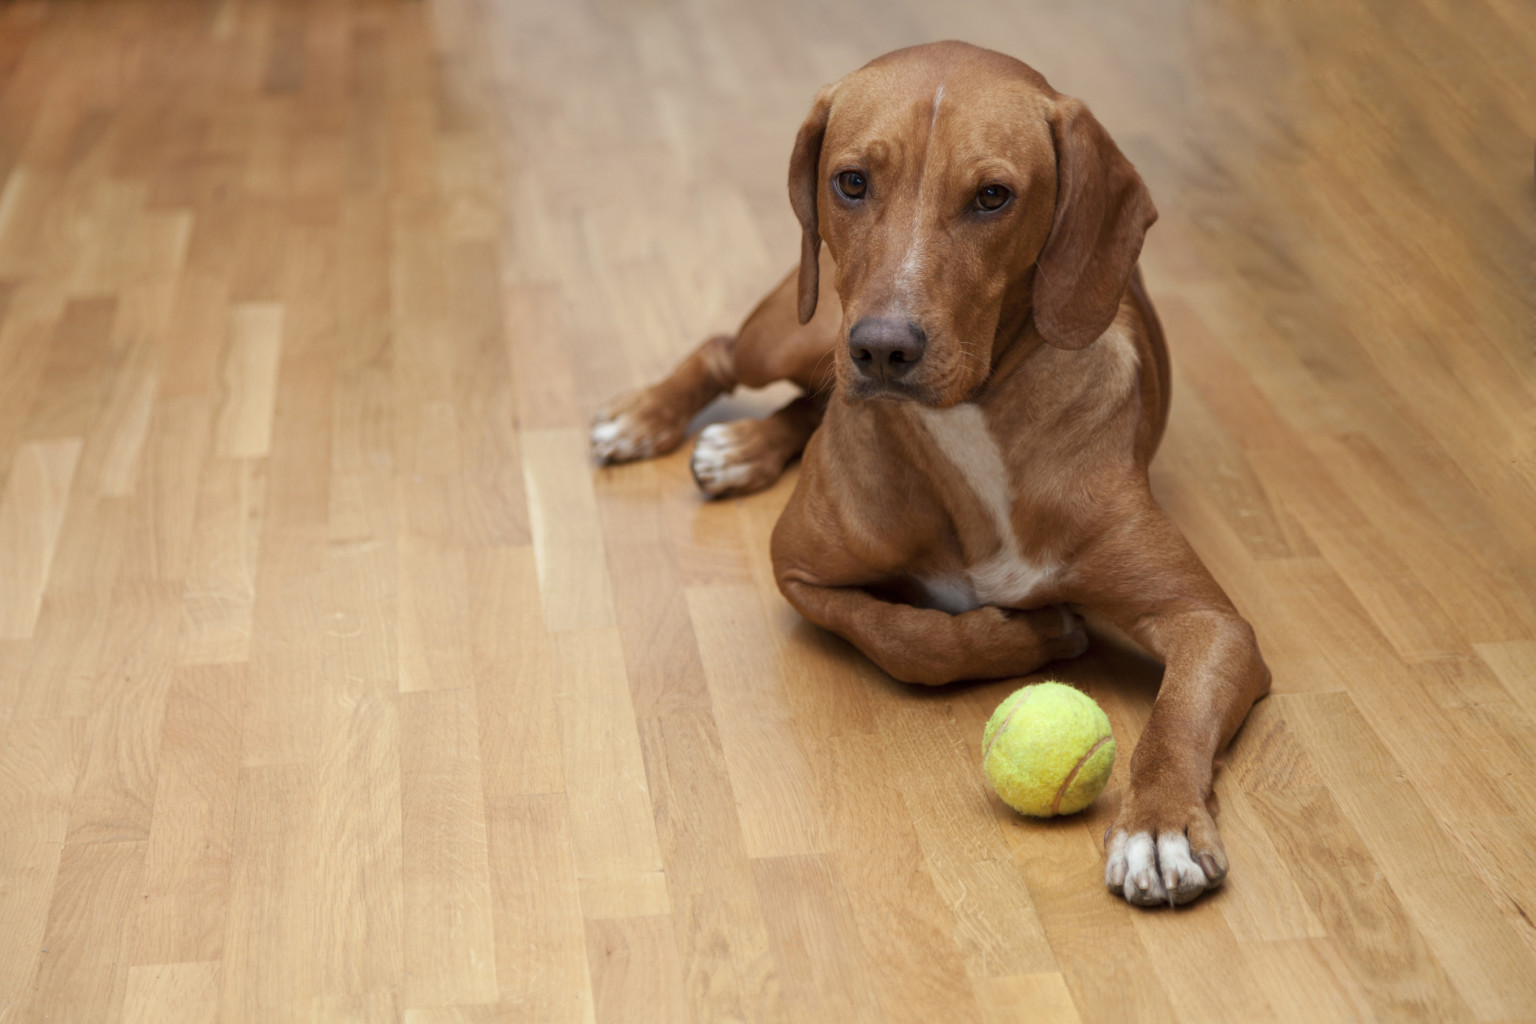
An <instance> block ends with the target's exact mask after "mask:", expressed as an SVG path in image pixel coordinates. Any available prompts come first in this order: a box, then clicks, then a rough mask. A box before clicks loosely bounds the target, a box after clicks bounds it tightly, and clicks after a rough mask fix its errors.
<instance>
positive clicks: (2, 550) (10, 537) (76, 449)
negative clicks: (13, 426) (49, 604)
mask: <svg viewBox="0 0 1536 1024" xmlns="http://www.w3.org/2000/svg"><path fill="white" fill-rule="evenodd" d="M79 457H80V441H79V440H78V439H76V440H66V441H46V442H45V441H36V442H29V443H27V444H24V445H22V446H21V448H20V449H19V450H18V451H17V453H16V460H15V462H14V464H13V467H12V469H11V473H10V476H9V477H8V478H7V480H6V486H5V492H4V495H3V496H0V578H3V579H5V580H6V581H7V584H6V586H5V587H4V588H3V589H0V639H6V640H25V639H27V638H28V637H30V636H31V635H32V630H33V627H34V626H35V625H36V624H37V613H38V608H39V606H40V605H41V604H42V600H43V590H44V588H45V587H46V586H47V584H48V571H49V568H50V565H51V563H52V561H53V554H54V544H55V543H56V542H57V541H58V538H59V528H60V524H61V523H62V521H63V518H64V509H65V505H66V503H67V501H68V497H69V489H70V483H71V481H72V479H73V477H74V472H75V462H76V460H77V459H78V458H79Z"/></svg>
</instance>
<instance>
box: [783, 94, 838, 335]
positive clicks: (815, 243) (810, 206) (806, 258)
mask: <svg viewBox="0 0 1536 1024" xmlns="http://www.w3.org/2000/svg"><path fill="white" fill-rule="evenodd" d="M836 89H837V86H836V85H828V86H824V87H822V90H821V91H820V92H819V93H817V94H816V101H815V102H814V103H812V104H811V112H810V113H809V114H808V115H806V118H805V123H804V124H802V125H801V126H800V133H799V134H798V135H796V136H795V151H794V152H793V153H792V154H790V157H789V205H791V206H793V207H794V208H795V216H796V217H799V218H800V232H801V234H800V322H801V323H802V324H803V323H807V322H809V321H810V319H811V317H812V316H814V315H815V313H816V290H817V284H818V283H819V282H820V280H821V266H820V262H821V231H820V225H819V223H818V221H817V217H816V196H817V194H818V193H819V192H820V191H821V140H822V139H823V138H824V137H825V136H826V134H827V119H828V118H829V117H830V116H831V114H832V93H833V92H834V91H835V90H836Z"/></svg>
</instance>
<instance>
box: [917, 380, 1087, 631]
mask: <svg viewBox="0 0 1536 1024" xmlns="http://www.w3.org/2000/svg"><path fill="white" fill-rule="evenodd" d="M919 419H920V420H921V421H922V424H923V426H924V428H926V429H927V431H928V434H929V436H930V437H932V438H933V441H934V444H935V445H937V446H938V449H939V451H940V452H941V453H942V454H943V456H944V458H946V459H947V460H949V463H950V464H951V465H953V466H954V467H955V469H957V470H959V472H960V475H961V477H963V478H964V479H965V483H966V486H968V487H969V488H970V489H971V491H972V492H973V493H974V494H975V495H976V498H977V500H979V501H980V502H981V505H982V507H983V508H985V509H986V510H987V512H988V514H989V515H990V516H991V518H992V525H993V527H994V528H995V529H996V531H997V536H998V542H999V543H998V549H997V551H996V552H995V553H994V554H992V555H990V556H988V557H987V558H984V559H982V560H981V561H979V562H976V563H974V564H972V565H968V566H966V569H965V575H966V579H965V580H964V581H963V583H962V581H958V580H925V581H924V584H925V586H927V588H928V591H929V595H930V597H932V598H933V599H934V601H935V602H936V603H937V604H938V605H939V606H940V607H941V608H944V609H945V610H946V611H957V610H958V611H967V610H969V609H968V608H965V607H958V606H960V605H964V604H968V605H969V606H970V607H971V608H976V607H980V606H981V605H986V604H995V605H1001V606H1004V607H1025V604H1024V602H1025V600H1026V599H1027V598H1028V597H1029V595H1030V594H1031V593H1033V592H1034V591H1035V590H1037V589H1039V588H1040V586H1041V585H1042V584H1044V583H1046V582H1047V581H1049V580H1050V579H1051V577H1053V576H1054V575H1055V574H1056V572H1057V570H1058V569H1059V568H1060V567H1059V566H1055V565H1047V564H1040V565H1036V564H1033V563H1031V562H1028V561H1025V559H1024V556H1023V555H1022V554H1021V553H1020V552H1019V538H1018V535H1017V534H1016V533H1014V531H1013V496H1012V494H1011V493H1010V491H1009V487H1008V467H1007V465H1006V464H1005V463H1004V462H1003V453H1002V450H1001V449H1000V448H998V446H997V442H996V441H995V440H993V438H992V435H991V433H989V432H988V431H987V425H986V421H985V419H984V418H983V417H982V414H981V407H980V406H978V405H974V404H972V403H969V402H967V403H963V404H961V405H956V406H953V407H951V408H949V409H921V410H919ZM962 587H963V589H964V590H968V591H969V594H965V593H963V592H962ZM965 597H970V598H971V600H969V601H964V600H962V598H965ZM952 606H953V607H952Z"/></svg>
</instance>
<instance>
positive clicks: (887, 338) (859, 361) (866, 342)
mask: <svg viewBox="0 0 1536 1024" xmlns="http://www.w3.org/2000/svg"><path fill="white" fill-rule="evenodd" d="M927 346H928V336H927V335H926V334H925V333H923V329H922V328H921V327H919V326H917V324H915V323H912V322H911V321H910V320H908V321H901V320H886V319H882V318H879V317H872V316H867V317H865V318H864V319H862V320H860V321H859V322H858V323H856V324H854V325H853V330H851V331H849V332H848V354H849V355H850V356H851V357H852V358H853V365H854V366H857V367H858V368H859V372H860V373H862V374H864V376H866V377H873V378H875V379H876V380H882V381H887V380H895V379H896V378H898V377H900V376H902V375H903V374H905V373H906V372H907V371H908V370H910V369H912V367H913V366H915V365H917V363H918V362H919V361H920V360H921V359H922V358H923V349H925V348H926V347H927Z"/></svg>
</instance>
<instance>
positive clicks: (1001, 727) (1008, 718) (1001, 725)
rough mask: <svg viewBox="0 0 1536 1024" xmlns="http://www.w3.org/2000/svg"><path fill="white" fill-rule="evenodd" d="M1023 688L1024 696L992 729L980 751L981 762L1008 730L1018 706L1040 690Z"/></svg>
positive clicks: (1028, 700) (984, 761) (1022, 704)
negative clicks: (984, 747) (990, 735)
mask: <svg viewBox="0 0 1536 1024" xmlns="http://www.w3.org/2000/svg"><path fill="white" fill-rule="evenodd" d="M1024 689H1025V691H1026V692H1025V694H1024V696H1022V697H1020V698H1019V699H1018V702H1017V703H1016V704H1014V705H1013V707H1011V708H1009V709H1008V714H1007V715H1005V716H1003V720H1002V721H1001V722H998V723H997V728H996V729H994V730H992V738H991V739H990V740H988V741H987V747H986V749H985V750H983V751H982V752H981V763H982V764H986V763H987V757H988V755H990V754H991V753H992V748H993V747H995V746H996V745H997V739H998V737H999V736H1001V735H1002V734H1003V733H1005V732H1007V731H1008V723H1009V722H1012V721H1013V716H1014V715H1016V714H1018V713H1019V708H1021V707H1023V706H1024V705H1025V704H1028V703H1029V702H1030V701H1031V700H1032V699H1033V698H1034V696H1035V694H1037V693H1039V692H1040V691H1039V690H1037V689H1035V688H1034V687H1032V686H1031V687H1025V688H1024Z"/></svg>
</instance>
